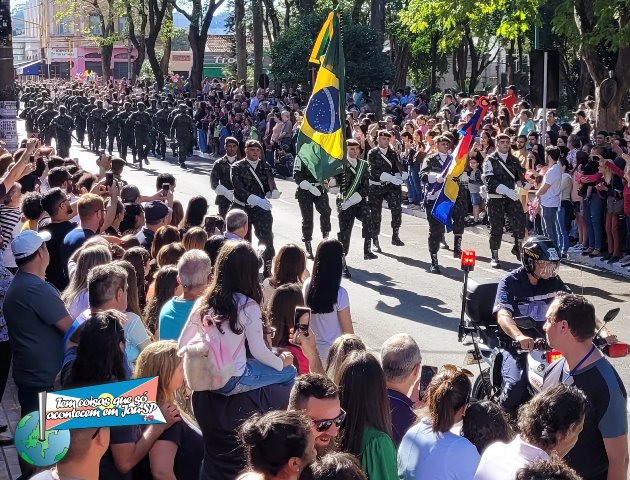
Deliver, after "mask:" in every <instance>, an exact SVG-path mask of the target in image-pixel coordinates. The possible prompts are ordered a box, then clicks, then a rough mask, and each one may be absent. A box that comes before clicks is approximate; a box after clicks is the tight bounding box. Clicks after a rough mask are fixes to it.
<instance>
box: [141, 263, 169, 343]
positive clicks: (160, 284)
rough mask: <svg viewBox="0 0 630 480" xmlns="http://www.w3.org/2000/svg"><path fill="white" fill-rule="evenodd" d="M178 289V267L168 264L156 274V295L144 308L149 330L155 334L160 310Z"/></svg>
mask: <svg viewBox="0 0 630 480" xmlns="http://www.w3.org/2000/svg"><path fill="white" fill-rule="evenodd" d="M176 289H177V267H176V266H175V265H166V266H165V267H162V268H160V269H159V270H158V271H157V275H156V276H155V295H153V297H152V298H151V300H150V301H149V303H147V306H146V307H145V308H144V319H145V321H146V324H147V328H148V329H149V331H150V332H151V333H152V334H154V333H155V332H156V331H157V327H158V318H159V316H160V310H161V309H162V307H163V306H164V304H165V303H166V302H168V301H169V300H170V299H171V298H173V296H174V295H175V290H176Z"/></svg>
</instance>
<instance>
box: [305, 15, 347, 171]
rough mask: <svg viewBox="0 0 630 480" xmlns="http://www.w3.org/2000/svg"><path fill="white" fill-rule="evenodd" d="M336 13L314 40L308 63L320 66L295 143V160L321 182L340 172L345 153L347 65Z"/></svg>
mask: <svg viewBox="0 0 630 480" xmlns="http://www.w3.org/2000/svg"><path fill="white" fill-rule="evenodd" d="M339 22H340V21H339V13H337V12H331V13H330V14H329V15H328V18H327V19H326V21H325V22H324V25H323V27H322V29H321V31H320V32H319V35H318V36H317V39H316V41H315V45H314V47H313V53H311V61H312V62H313V63H317V64H319V65H320V67H319V71H318V72H317V79H316V80H315V86H314V88H313V95H311V98H310V100H309V102H308V105H307V106H306V112H305V114H304V119H303V120H302V126H301V127H300V132H299V134H298V139H297V157H298V158H297V160H298V161H300V162H301V163H302V165H305V166H306V167H307V168H308V169H309V171H310V172H311V173H312V174H313V176H314V177H315V178H316V179H317V180H318V181H320V182H323V181H324V180H326V179H328V178H330V177H332V176H334V175H337V174H339V173H341V172H342V171H343V159H344V157H345V151H346V138H345V133H346V120H345V108H346V102H345V99H346V89H345V77H346V61H345V58H344V55H343V45H342V43H341V30H340V28H339Z"/></svg>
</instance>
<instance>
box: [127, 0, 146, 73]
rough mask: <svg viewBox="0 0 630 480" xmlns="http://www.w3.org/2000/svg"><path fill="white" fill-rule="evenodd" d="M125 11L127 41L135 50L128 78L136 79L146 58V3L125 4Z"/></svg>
mask: <svg viewBox="0 0 630 480" xmlns="http://www.w3.org/2000/svg"><path fill="white" fill-rule="evenodd" d="M125 11H126V13H127V26H128V32H127V33H128V34H129V39H130V40H131V43H132V45H133V46H134V47H135V48H136V52H137V55H136V59H135V61H134V62H133V71H131V72H128V73H127V75H128V76H129V78H131V79H133V78H138V76H139V75H140V72H141V70H142V66H143V64H144V60H145V58H146V45H145V40H146V32H147V22H148V15H147V2H146V0H141V1H140V2H137V3H136V2H134V3H133V4H132V2H131V1H126V2H125Z"/></svg>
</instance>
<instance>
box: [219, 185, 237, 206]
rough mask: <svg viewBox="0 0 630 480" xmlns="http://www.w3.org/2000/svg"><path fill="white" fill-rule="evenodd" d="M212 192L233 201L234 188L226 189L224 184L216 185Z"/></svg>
mask: <svg viewBox="0 0 630 480" xmlns="http://www.w3.org/2000/svg"><path fill="white" fill-rule="evenodd" d="M214 193H216V194H217V195H223V196H224V197H225V198H227V199H228V200H229V201H230V202H233V201H234V190H228V189H227V187H226V186H225V185H221V184H219V185H217V188H215V189H214Z"/></svg>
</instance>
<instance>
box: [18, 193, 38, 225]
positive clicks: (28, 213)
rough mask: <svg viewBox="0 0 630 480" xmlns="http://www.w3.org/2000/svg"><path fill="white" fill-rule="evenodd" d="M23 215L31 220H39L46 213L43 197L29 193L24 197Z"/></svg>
mask: <svg viewBox="0 0 630 480" xmlns="http://www.w3.org/2000/svg"><path fill="white" fill-rule="evenodd" d="M20 209H21V210H22V213H23V214H24V216H25V217H26V218H27V219H29V220H38V219H39V217H41V215H42V213H43V212H44V208H43V207H42V196H41V194H40V193H39V192H28V193H25V194H24V196H23V197H22V204H21V206H20Z"/></svg>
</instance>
